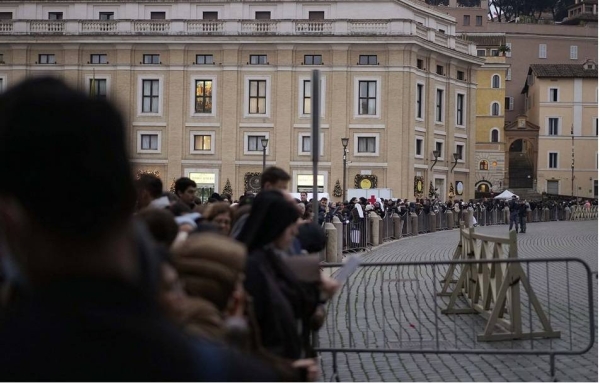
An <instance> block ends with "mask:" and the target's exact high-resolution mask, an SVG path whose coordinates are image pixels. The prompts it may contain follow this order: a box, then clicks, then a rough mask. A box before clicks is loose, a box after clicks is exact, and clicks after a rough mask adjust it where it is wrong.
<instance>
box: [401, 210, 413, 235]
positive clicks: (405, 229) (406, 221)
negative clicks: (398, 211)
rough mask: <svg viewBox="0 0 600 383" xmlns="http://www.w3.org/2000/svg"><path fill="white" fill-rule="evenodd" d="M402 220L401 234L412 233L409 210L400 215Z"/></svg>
mask: <svg viewBox="0 0 600 383" xmlns="http://www.w3.org/2000/svg"><path fill="white" fill-rule="evenodd" d="M400 219H401V220H402V222H403V224H402V236H403V237H408V236H411V235H412V220H411V219H410V212H409V211H406V212H405V213H404V214H402V215H401V216H400Z"/></svg>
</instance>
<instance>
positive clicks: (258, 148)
mask: <svg viewBox="0 0 600 383" xmlns="http://www.w3.org/2000/svg"><path fill="white" fill-rule="evenodd" d="M263 138H267V137H266V136H248V147H247V149H248V151H249V152H262V150H263V147H262V143H261V140H262V139H263Z"/></svg>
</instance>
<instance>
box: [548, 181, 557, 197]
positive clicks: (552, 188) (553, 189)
mask: <svg viewBox="0 0 600 383" xmlns="http://www.w3.org/2000/svg"><path fill="white" fill-rule="evenodd" d="M546 192H547V193H548V194H558V181H550V180H548V181H546Z"/></svg>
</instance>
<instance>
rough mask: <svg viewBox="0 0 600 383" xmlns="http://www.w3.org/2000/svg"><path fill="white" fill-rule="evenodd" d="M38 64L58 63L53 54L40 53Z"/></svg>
mask: <svg viewBox="0 0 600 383" xmlns="http://www.w3.org/2000/svg"><path fill="white" fill-rule="evenodd" d="M38 64H56V57H55V56H54V55H53V54H41V55H38Z"/></svg>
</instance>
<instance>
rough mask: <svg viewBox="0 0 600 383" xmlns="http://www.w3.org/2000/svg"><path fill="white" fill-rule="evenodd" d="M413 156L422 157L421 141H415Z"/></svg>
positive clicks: (418, 139) (419, 139)
mask: <svg viewBox="0 0 600 383" xmlns="http://www.w3.org/2000/svg"><path fill="white" fill-rule="evenodd" d="M415 156H420V157H422V156H423V139H422V138H417V139H415Z"/></svg>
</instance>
